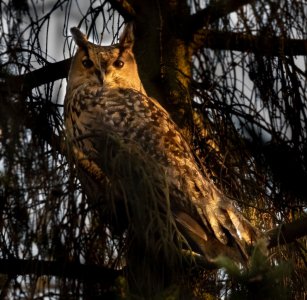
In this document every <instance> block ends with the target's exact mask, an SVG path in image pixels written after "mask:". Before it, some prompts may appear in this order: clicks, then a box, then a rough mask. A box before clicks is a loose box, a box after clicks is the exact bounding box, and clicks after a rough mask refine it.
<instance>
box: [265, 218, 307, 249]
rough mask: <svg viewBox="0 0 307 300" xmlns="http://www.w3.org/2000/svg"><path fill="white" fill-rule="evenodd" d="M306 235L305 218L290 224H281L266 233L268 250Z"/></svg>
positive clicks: (306, 225) (306, 220) (306, 224)
mask: <svg viewBox="0 0 307 300" xmlns="http://www.w3.org/2000/svg"><path fill="white" fill-rule="evenodd" d="M306 235H307V217H304V218H301V219H299V220H296V221H294V222H292V223H288V224H281V225H280V226H279V227H277V228H274V229H272V230H270V231H268V232H266V236H267V237H268V242H269V244H268V248H273V247H276V246H280V245H284V244H288V243H291V242H293V241H295V240H296V239H299V238H301V237H303V236H306Z"/></svg>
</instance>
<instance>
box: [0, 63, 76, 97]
mask: <svg viewBox="0 0 307 300" xmlns="http://www.w3.org/2000/svg"><path fill="white" fill-rule="evenodd" d="M70 62H71V58H68V59H65V60H62V61H59V62H56V63H49V64H47V65H46V66H44V67H42V68H40V69H37V70H34V71H32V72H29V73H26V74H23V75H17V76H8V77H5V78H3V79H4V80H5V82H4V83H1V84H0V91H1V93H3V92H4V93H5V92H6V93H20V92H22V93H26V92H28V91H30V90H31V89H33V88H35V87H38V86H40V85H42V84H45V83H49V82H52V81H56V80H58V79H62V78H65V77H67V75H68V70H69V66H70Z"/></svg>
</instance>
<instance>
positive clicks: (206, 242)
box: [175, 211, 259, 265]
mask: <svg viewBox="0 0 307 300" xmlns="http://www.w3.org/2000/svg"><path fill="white" fill-rule="evenodd" d="M225 213H227V212H225ZM234 213H236V215H237V216H236V218H239V219H240V226H239V227H240V231H239V230H238V229H236V231H234V230H232V229H229V228H228V229H227V228H225V227H226V226H225V227H224V228H223V230H224V232H225V236H226V239H225V242H222V241H220V240H219V239H218V238H216V236H215V235H214V234H212V232H208V230H206V229H205V228H204V226H202V225H200V223H199V222H197V221H196V220H195V219H194V218H192V217H191V216H190V215H189V214H187V213H186V212H183V211H181V212H177V213H176V215H175V218H176V221H177V226H178V227H179V229H180V230H181V232H182V234H183V235H184V236H185V238H186V239H187V241H188V243H189V246H190V247H191V249H192V250H193V251H195V252H198V253H199V254H201V255H202V256H203V257H204V259H205V261H206V262H207V263H208V264H213V265H214V264H215V259H216V258H217V257H218V256H226V257H228V258H231V259H233V260H234V261H236V262H239V263H242V264H243V265H245V264H246V262H247V259H248V257H249V250H251V248H252V245H253V244H254V243H255V242H256V240H257V239H258V237H259V233H258V232H257V230H256V229H255V228H254V227H253V226H252V225H251V224H250V223H249V222H248V221H247V220H246V219H245V218H243V216H241V215H240V214H239V213H238V212H236V211H230V212H229V214H230V215H233V214H234ZM221 217H222V218H224V217H225V216H221ZM239 219H238V220H239ZM242 231H244V232H242ZM243 236H244V237H243ZM247 239H248V240H247Z"/></svg>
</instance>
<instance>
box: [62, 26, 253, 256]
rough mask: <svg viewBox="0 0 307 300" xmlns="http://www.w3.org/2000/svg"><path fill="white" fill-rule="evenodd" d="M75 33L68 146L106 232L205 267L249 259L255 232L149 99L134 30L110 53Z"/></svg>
mask: <svg viewBox="0 0 307 300" xmlns="http://www.w3.org/2000/svg"><path fill="white" fill-rule="evenodd" d="M71 33H72V37H73V39H74V41H75V43H76V44H77V46H78V49H77V52H76V54H75V56H74V57H73V59H72V63H71V67H70V71H69V76H68V84H67V93H66V98H65V130H66V139H67V145H68V149H69V153H70V157H71V160H72V162H73V164H74V166H75V168H76V170H77V174H78V176H79V179H80V181H81V184H82V186H83V188H84V190H85V192H86V194H87V195H88V197H89V198H90V199H91V201H92V203H94V206H95V205H97V207H99V209H100V210H101V212H102V214H101V216H102V217H101V222H105V223H107V224H109V225H110V226H111V225H112V224H113V225H114V224H120V225H121V227H123V228H126V229H127V230H128V231H129V232H130V234H133V235H134V236H135V237H136V238H135V239H134V240H137V241H138V244H142V242H144V244H146V243H147V241H149V240H154V241H155V242H154V243H156V244H155V246H156V247H157V249H161V248H163V247H164V246H165V245H173V244H175V245H183V247H185V248H188V249H192V250H193V251H195V252H197V253H201V254H202V255H203V256H204V257H205V258H206V260H208V261H214V259H215V257H216V256H217V255H219V254H224V255H229V256H231V257H234V258H238V257H240V258H242V257H246V255H247V254H246V245H248V244H250V243H252V241H254V240H255V238H256V231H255V229H254V228H253V227H252V226H251V224H250V223H249V222H248V221H247V220H246V219H244V218H243V216H242V215H241V213H240V212H239V211H238V210H237V209H236V208H235V206H234V204H233V203H232V202H231V200H230V199H228V198H227V197H226V196H225V195H224V194H223V193H221V192H219V190H218V189H217V188H216V186H215V185H214V183H213V182H212V181H211V180H210V179H209V178H208V177H207V176H206V174H205V171H204V169H203V168H202V166H201V164H200V163H199V162H198V161H197V159H196V157H195V155H194V153H193V151H192V150H191V148H190V146H189V144H188V143H187V142H186V140H185V138H184V137H183V136H182V134H181V133H180V131H179V128H178V127H177V125H176V124H175V122H174V121H173V120H172V119H171V117H170V115H169V113H168V112H167V111H166V110H165V109H164V108H163V107H162V106H161V105H160V104H159V103H158V102H157V101H156V100H155V99H153V98H151V97H149V96H147V94H146V92H145V90H144V87H143V85H142V82H141V79H140V77H139V74H138V68H137V63H136V60H135V58H134V54H133V43H134V36H133V26H132V25H131V24H128V25H127V26H126V27H125V29H124V31H123V33H122V35H121V36H120V38H119V43H117V44H113V45H110V46H100V45H96V44H93V43H91V42H89V41H88V40H87V38H86V36H85V35H84V34H83V33H81V32H80V31H79V29H78V28H72V29H71ZM148 63H150V62H148ZM114 226H115V225H114ZM111 227H112V226H111ZM115 227H116V226H115ZM147 247H149V245H147Z"/></svg>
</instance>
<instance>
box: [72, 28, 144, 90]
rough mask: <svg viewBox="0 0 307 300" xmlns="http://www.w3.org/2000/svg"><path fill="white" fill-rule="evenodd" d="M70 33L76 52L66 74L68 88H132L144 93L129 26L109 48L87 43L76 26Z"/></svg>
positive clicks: (131, 30)
mask: <svg viewBox="0 0 307 300" xmlns="http://www.w3.org/2000/svg"><path fill="white" fill-rule="evenodd" d="M70 31H71V33H72V37H73V39H74V41H75V43H76V44H77V45H78V50H77V52H76V54H75V56H74V58H73V60H72V64H71V67H70V71H69V76H68V86H69V88H71V89H75V88H77V87H78V86H80V85H83V84H91V85H97V86H101V87H105V88H107V89H109V88H119V87H120V88H132V89H135V90H138V91H140V92H142V93H143V94H145V91H144V88H143V86H142V83H141V80H140V77H139V74H138V70H137V64H136V61H135V58H134V55H133V52H132V47H133V43H134V35H133V26H132V24H128V25H126V27H125V29H124V31H123V33H122V35H121V36H120V38H119V43H118V44H114V45H111V46H100V45H96V44H93V43H91V42H89V41H88V40H87V38H86V36H85V35H84V34H83V33H82V32H81V31H80V30H79V29H78V28H76V27H73V28H71V30H70Z"/></svg>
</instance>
